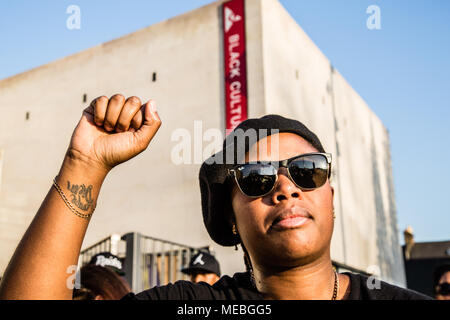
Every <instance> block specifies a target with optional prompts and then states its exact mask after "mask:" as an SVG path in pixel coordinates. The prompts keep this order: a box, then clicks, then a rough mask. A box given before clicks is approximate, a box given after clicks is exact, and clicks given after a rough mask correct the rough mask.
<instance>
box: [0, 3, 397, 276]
mask: <svg viewBox="0 0 450 320" xmlns="http://www.w3.org/2000/svg"><path fill="white" fill-rule="evenodd" d="M220 4H221V1H218V2H214V3H212V4H210V5H207V6H205V7H203V8H200V9H198V10H195V11H192V12H189V13H187V14H184V15H181V16H178V17H176V18H173V19H170V20H167V21H164V22H161V23H159V24H156V25H153V26H151V27H148V28H145V29H143V30H140V31H137V32H135V33H133V34H130V35H128V36H125V37H122V38H120V39H117V40H114V41H111V42H108V43H104V44H102V45H99V46H96V47H94V48H91V49H89V50H86V51H83V52H81V53H78V54H75V55H73V56H70V57H67V58H64V59H62V60H58V61H55V62H53V63H50V64H48V65H45V66H42V67H39V68H37V69H34V70H31V71H29V72H26V73H23V74H20V75H17V76H14V77H12V78H9V79H5V80H3V81H0V110H1V111H2V113H3V114H7V115H8V116H7V117H1V118H0V149H1V150H3V169H2V168H1V167H0V172H1V173H2V174H1V176H0V177H1V180H0V253H1V254H0V273H1V272H3V270H4V268H5V267H6V264H7V262H8V261H9V259H10V257H11V255H12V253H13V250H14V249H15V247H16V245H17V244H18V241H19V240H20V238H21V236H22V234H23V233H24V231H25V229H26V227H27V226H28V225H29V223H30V222H31V219H32V217H33V216H34V214H35V212H36V211H37V210H38V208H39V205H40V204H41V202H42V200H43V199H44V197H45V194H46V193H47V192H48V190H49V188H50V187H51V181H52V179H53V177H54V176H55V175H56V174H57V172H58V170H59V166H60V164H61V161H62V159H63V156H64V153H65V150H66V148H67V145H68V142H69V140H70V136H71V133H72V131H73V129H74V127H75V125H76V123H77V122H78V120H79V118H80V117H81V112H82V110H83V109H84V108H85V107H86V105H87V104H88V103H89V102H90V101H91V100H92V99H94V98H95V97H97V96H99V95H108V96H110V95H113V94H115V93H122V94H124V95H126V96H129V95H136V96H139V97H141V98H142V99H143V100H146V99H149V98H152V99H155V100H156V101H157V104H158V109H159V114H160V116H161V118H162V120H163V125H162V127H161V129H160V131H159V132H158V134H157V137H156V138H155V139H154V140H153V141H152V143H151V145H150V147H149V149H148V150H146V151H145V152H144V153H142V154H140V155H139V156H138V157H136V158H135V159H133V160H131V161H129V162H127V163H124V164H122V165H120V166H119V167H117V168H115V169H114V170H113V171H112V172H111V173H110V175H109V176H108V178H107V179H106V181H105V183H104V185H103V188H102V191H101V194H100V198H99V200H98V205H97V209H96V212H95V215H94V217H93V218H92V222H91V224H90V226H89V229H88V232H87V235H86V238H85V241H84V243H83V247H86V246H89V245H91V244H93V243H95V242H96V241H98V240H99V239H102V238H104V237H107V236H108V235H110V234H112V233H121V234H123V233H126V232H130V231H137V232H141V233H143V234H146V235H150V236H153V237H157V238H161V239H165V240H171V241H174V242H179V243H184V244H186V245H189V246H205V245H208V244H211V245H213V248H214V250H215V251H216V253H217V256H218V258H219V260H220V262H221V264H222V269H223V272H224V273H228V274H232V273H234V272H236V271H241V270H243V269H244V265H243V261H242V252H240V251H237V252H236V251H234V249H233V248H222V247H219V246H216V245H214V244H213V243H212V240H210V238H209V236H208V235H207V232H206V230H205V228H204V226H203V221H202V216H201V207H200V192H199V189H198V170H199V167H200V163H193V164H189V165H180V166H176V165H174V164H173V163H172V161H171V150H172V147H173V146H174V145H175V144H176V142H174V141H172V140H171V135H172V133H173V132H174V131H175V130H176V129H179V128H185V129H187V130H188V131H189V132H190V133H191V134H192V138H194V121H202V126H203V132H204V131H206V130H207V129H209V128H220V129H222V130H223V128H224V119H223V118H224V116H223V115H224V103H223V100H224V99H223V62H222V59H223V57H222V50H223V43H222V41H223V39H222V35H221V34H222V30H221V25H222V21H221V10H220ZM246 32H247V71H248V92H249V97H248V100H249V116H250V117H257V116H262V115H263V114H267V113H278V114H281V115H285V116H290V117H295V118H297V119H299V120H301V121H303V122H304V123H305V124H306V125H308V126H309V127H311V129H312V130H313V131H315V132H317V134H318V136H319V137H320V138H321V140H322V142H323V144H324V146H325V148H326V149H327V150H328V151H329V152H332V153H333V156H334V157H335V160H337V163H336V165H335V167H334V170H333V184H334V186H335V189H336V196H335V200H336V201H335V206H336V213H337V219H336V225H335V233H334V236H333V242H332V255H333V258H334V259H336V260H337V261H339V262H342V263H347V264H350V265H351V266H353V267H356V268H360V269H364V270H365V269H366V268H367V267H368V266H370V265H380V266H381V267H382V268H381V271H382V272H381V273H382V276H383V277H384V278H385V279H387V280H395V281H397V282H399V283H401V282H402V275H401V274H402V273H401V272H400V269H399V268H397V269H395V266H398V265H399V263H401V258H400V256H399V257H398V260H397V256H396V254H391V256H389V254H390V252H392V250H394V249H392V250H391V248H393V246H396V247H395V248H397V247H398V239H396V234H397V232H396V219H395V205H394V201H393V198H390V197H389V196H390V195H392V194H393V193H392V184H389V182H390V181H391V180H390V179H391V174H390V159H389V154H388V152H387V151H388V142H389V138H388V135H387V132H386V130H385V128H384V127H383V125H382V123H381V122H380V120H379V119H378V118H376V116H375V115H374V114H373V113H372V112H371V111H370V109H369V108H368V107H367V105H366V104H365V103H364V101H363V100H362V99H361V98H360V97H359V96H358V95H357V93H356V92H355V91H354V90H353V89H352V88H351V87H350V86H349V85H348V84H347V83H346V82H345V80H344V79H343V78H342V77H341V76H340V74H339V73H338V72H336V71H333V69H332V68H331V67H330V63H329V61H328V60H327V59H326V57H325V56H324V55H323V54H322V53H321V52H320V50H319V49H318V48H317V47H316V46H315V45H314V43H313V42H312V41H311V40H310V39H309V38H308V37H307V35H306V34H305V33H304V32H303V31H302V30H301V28H300V27H298V25H297V24H296V23H295V21H294V20H293V19H292V18H291V17H290V16H289V14H288V13H287V12H286V11H285V10H284V8H282V6H281V5H280V4H279V2H278V1H276V0H247V1H246ZM154 72H156V74H157V81H156V82H152V74H153V73H154ZM84 94H87V97H88V102H86V103H83V101H82V98H83V95H84ZM27 112H29V120H26V118H25V115H26V113H27ZM205 144H206V142H205V143H204V145H205ZM337 146H339V155H338V153H337ZM374 154H375V155H376V157H373V155H374ZM0 157H1V156H0ZM372 159H375V160H376V161H375V160H373V161H372ZM192 160H194V159H192ZM0 163H1V160H0ZM375 180H376V181H375ZM375 182H376V183H375ZM341 190H345V192H341ZM381 231H383V232H385V234H383V233H381ZM389 246H391V247H389ZM395 250H396V249H395ZM395 250H394V251H395ZM398 250H400V249H399V247H398ZM386 254H387V255H388V256H389V258H388V259H386V258H385V257H386Z"/></svg>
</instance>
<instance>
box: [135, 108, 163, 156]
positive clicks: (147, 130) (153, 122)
mask: <svg viewBox="0 0 450 320" xmlns="http://www.w3.org/2000/svg"><path fill="white" fill-rule="evenodd" d="M142 108H143V109H144V112H143V114H144V119H143V121H142V126H141V127H140V128H139V129H138V130H137V131H136V132H135V133H134V134H135V136H136V138H137V139H138V141H139V142H141V143H143V144H144V145H145V147H147V146H148V144H149V143H150V141H151V140H152V138H153V136H154V135H155V134H156V132H157V131H158V129H159V127H160V126H161V119H160V118H159V115H158V112H157V111H156V103H155V101H154V100H149V101H148V102H147V103H146V104H145V105H144V106H143V107H142Z"/></svg>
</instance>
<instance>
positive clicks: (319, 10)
mask: <svg viewBox="0 0 450 320" xmlns="http://www.w3.org/2000/svg"><path fill="white" fill-rule="evenodd" d="M210 2H212V1H211V0H168V1H156V0H128V1H108V0H96V1H88V0H71V1H64V0H59V1H54V0H41V1H33V2H31V1H24V0H16V1H1V2H0V43H1V45H0V79H3V78H6V77H9V76H12V75H14V74H17V73H20V72H23V71H26V70H29V69H31V68H34V67H37V66H39V65H42V64H45V63H48V62H51V61H53V60H55V59H59V58H62V57H65V56H67V55H70V54H73V53H76V52H79V51H82V50H84V49H87V48H90V47H92V46H94V45H98V44H100V43H102V42H105V41H108V40H112V39H115V38H118V37H120V36H123V35H125V34H128V33H131V32H133V31H136V30H139V29H141V28H143V27H146V26H149V25H152V24H154V23H156V22H159V21H162V20H165V19H167V18H171V17H174V16H176V15H178V14H181V13H184V12H186V11H189V10H193V9H195V8H198V7H200V6H202V5H205V4H207V3H210ZM281 3H282V4H283V5H284V6H285V8H286V9H287V10H288V11H289V12H290V14H291V15H292V16H293V17H294V19H295V20H296V21H297V22H298V23H299V25H300V26H301V27H302V28H303V29H304V30H305V32H306V33H307V34H308V35H309V36H310V37H311V39H312V40H313V41H314V42H315V43H316V45H317V46H318V47H319V48H320V49H321V50H322V51H323V52H324V54H325V55H326V56H327V57H328V58H329V59H330V60H331V62H332V63H333V65H334V66H335V68H337V69H338V70H339V72H340V73H341V74H343V76H344V77H345V78H346V79H347V81H348V82H349V83H350V84H351V85H352V86H353V88H355V90H356V91H357V92H358V93H359V94H360V95H361V96H362V97H363V98H364V100H365V101H366V102H367V103H368V104H369V106H370V107H371V108H372V109H373V110H374V111H375V113H376V114H377V115H378V116H379V117H380V119H381V120H382V121H383V123H384V124H385V125H386V127H387V128H388V130H389V132H390V137H391V149H392V162H393V172H394V183H395V192H396V195H395V196H396V200H397V209H398V223H399V229H400V231H401V230H403V229H404V228H406V226H408V225H411V226H412V227H413V229H414V231H415V238H416V240H417V241H439V240H450V209H449V208H450V207H449V205H448V204H447V202H446V201H448V199H449V198H450V194H449V193H450V188H449V187H448V181H449V178H450V165H448V164H447V163H446V161H447V160H448V159H450V149H449V142H448V140H449V139H450V126H449V125H448V122H449V120H450V1H446V0H433V1H429V0H395V1H392V0H378V1H377V0H370V1H366V0H345V1H344V0H342V1H337V0H308V1H306V0H281ZM72 4H75V5H78V6H79V7H80V8H81V29H80V30H76V31H74V30H72V31H70V30H68V29H67V28H66V20H67V17H68V16H69V15H68V14H67V13H66V9H67V7H68V6H69V5H72ZM369 5H377V6H379V8H380V10H381V29H380V30H369V29H367V27H366V20H367V18H368V17H369V15H368V14H367V13H366V9H367V7H368V6H369ZM0 90H1V88H0ZM431 159H434V160H433V161H430V160H431ZM402 241H403V240H402Z"/></svg>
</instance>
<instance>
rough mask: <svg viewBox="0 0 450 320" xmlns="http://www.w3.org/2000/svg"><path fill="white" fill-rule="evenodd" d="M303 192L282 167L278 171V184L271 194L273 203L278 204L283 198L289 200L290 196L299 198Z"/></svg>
mask: <svg viewBox="0 0 450 320" xmlns="http://www.w3.org/2000/svg"><path fill="white" fill-rule="evenodd" d="M301 192H302V191H301V190H300V188H299V187H297V186H296V185H295V183H294V182H293V181H292V180H291V179H290V178H289V175H288V172H287V170H286V169H284V168H281V169H280V170H279V171H278V180H277V184H276V185H275V188H274V190H273V191H272V193H271V194H270V196H271V198H272V201H273V203H275V204H277V203H280V202H281V201H283V200H289V199H290V198H299V197H300V196H301Z"/></svg>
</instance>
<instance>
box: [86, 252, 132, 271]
mask: <svg viewBox="0 0 450 320" xmlns="http://www.w3.org/2000/svg"><path fill="white" fill-rule="evenodd" d="M89 264H93V265H96V266H101V267H106V268H110V269H111V270H113V271H115V272H117V274H118V275H121V276H123V275H125V272H124V271H123V263H122V261H120V258H119V257H118V256H115V255H113V254H112V253H110V252H101V253H98V254H96V255H95V256H93V257H92V258H91V261H89Z"/></svg>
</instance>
